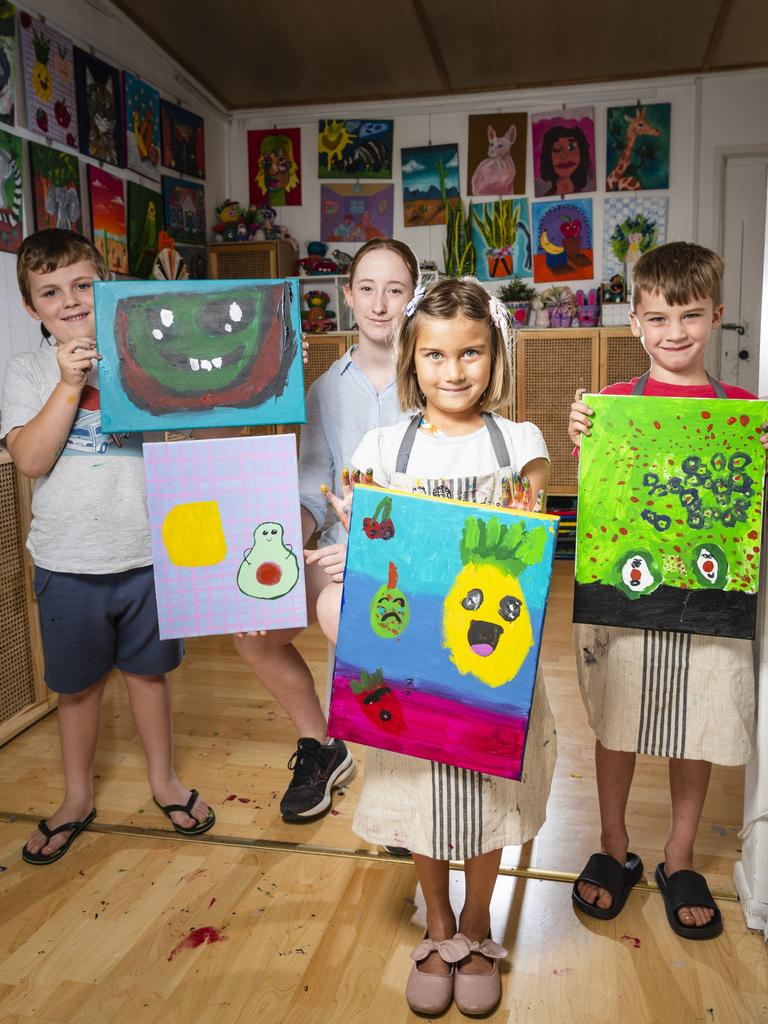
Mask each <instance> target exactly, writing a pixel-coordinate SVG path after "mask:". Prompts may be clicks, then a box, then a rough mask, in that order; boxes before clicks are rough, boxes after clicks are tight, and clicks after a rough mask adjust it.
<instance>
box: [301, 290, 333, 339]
mask: <svg viewBox="0 0 768 1024" xmlns="http://www.w3.org/2000/svg"><path fill="white" fill-rule="evenodd" d="M303 300H304V302H306V304H307V314H306V316H304V317H302V319H301V329H302V331H304V333H305V334H324V333H325V332H326V331H335V330H336V314H335V313H334V312H333V310H332V309H328V303H329V302H330V301H331V296H330V295H329V294H328V292H323V291H320V290H319V289H317V288H313V289H312V291H310V292H305V293H304V295H303Z"/></svg>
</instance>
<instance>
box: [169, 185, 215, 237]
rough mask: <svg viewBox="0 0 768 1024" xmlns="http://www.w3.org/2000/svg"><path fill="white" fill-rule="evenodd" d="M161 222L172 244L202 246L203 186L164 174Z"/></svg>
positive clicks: (203, 229)
mask: <svg viewBox="0 0 768 1024" xmlns="http://www.w3.org/2000/svg"><path fill="white" fill-rule="evenodd" d="M163 221H164V224H165V230H166V232H167V233H168V234H169V235H170V236H171V238H173V239H174V241H176V242H186V243H187V244H188V245H205V186H204V185H200V184H198V182H196V181H185V180H184V178H169V177H168V176H167V175H165V174H164V175H163Z"/></svg>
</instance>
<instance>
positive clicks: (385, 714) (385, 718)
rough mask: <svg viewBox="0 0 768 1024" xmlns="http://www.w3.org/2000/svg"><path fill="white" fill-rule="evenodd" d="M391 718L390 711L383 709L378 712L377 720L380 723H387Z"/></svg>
mask: <svg viewBox="0 0 768 1024" xmlns="http://www.w3.org/2000/svg"><path fill="white" fill-rule="evenodd" d="M391 717H392V712H391V711H387V710H385V709H382V710H381V711H380V712H379V718H380V719H381V720H382V722H388V721H389V720H390V718H391Z"/></svg>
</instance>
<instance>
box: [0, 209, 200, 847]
mask: <svg viewBox="0 0 768 1024" xmlns="http://www.w3.org/2000/svg"><path fill="white" fill-rule="evenodd" d="M17 276H18V281H19V288H20V290H21V294H22V299H23V302H24V307H25V309H26V310H27V312H28V313H29V315H30V316H32V317H34V319H36V320H40V321H41V324H42V328H43V334H44V335H45V337H46V338H49V337H50V336H53V340H54V342H55V346H50V347H46V348H43V349H41V350H40V351H37V352H25V353H22V354H21V355H17V356H14V357H13V359H11V360H10V362H9V363H8V366H7V368H6V375H5V382H4V387H3V400H2V424H1V425H0V438H2V439H4V440H5V442H6V444H7V445H8V450H9V452H10V454H11V457H12V458H13V460H14V462H15V463H16V465H17V466H18V468H19V470H20V471H21V472H22V473H24V474H25V475H26V476H29V477H32V478H34V479H35V493H34V497H33V501H32V516H33V519H32V526H31V528H30V533H29V537H28V539H27V547H28V549H29V551H30V553H31V554H32V558H33V561H34V563H35V593H36V595H37V600H38V605H39V610H40V625H41V630H42V636H43V649H44V653H45V679H46V683H47V684H48V686H49V687H50V689H52V690H54V691H55V692H56V693H58V695H59V699H58V710H59V733H60V742H61V755H62V765H63V769H64V786H65V792H64V800H63V802H62V803H61V805H60V807H59V808H58V809H57V810H56V811H55V812H54V813H53V814H52V815H50V817H49V818H48V819H47V820H46V821H41V822H40V824H39V826H38V828H37V829H35V831H34V832H32V834H31V835H30V836H29V837H28V838H27V842H26V844H25V846H24V849H23V851H22V856H23V858H24V860H25V861H27V862H28V863H30V864H49V863H51V862H52V861H55V860H58V859H59V858H60V857H62V856H63V855H64V854H65V853H66V851H67V850H68V849H69V847H70V845H71V844H72V842H73V841H74V839H75V838H76V837H77V836H78V835H79V834H80V832H82V831H83V829H84V828H86V827H87V826H88V824H89V823H90V822H91V821H92V820H93V819H94V817H95V816H96V811H95V809H94V808H93V762H94V756H95V751H96V744H97V741H98V733H99V724H100V719H101V704H102V697H103V693H104V686H105V683H106V681H107V677H108V675H109V673H110V671H111V670H112V668H113V667H115V666H117V668H119V669H120V671H121V672H122V674H123V678H124V679H125V683H126V686H127V687H128V693H129V697H130V702H131V707H132V709H133V713H134V717H135V719H136V725H137V727H138V730H139V734H140V736H141V740H142V743H143V745H144V751H145V754H146V758H147V766H148V774H149V784H150V787H151V789H152V794H153V797H154V799H155V802H156V803H157V804H158V806H159V807H160V808H161V810H162V811H163V812H164V813H165V814H166V816H167V817H168V818H169V820H170V821H171V824H172V825H173V827H174V828H175V829H176V831H178V832H184V833H187V834H189V833H199V832H206V831H207V830H208V829H209V828H211V826H212V825H213V823H214V821H215V815H214V813H213V810H212V809H211V808H210V807H209V806H208V805H207V804H206V803H205V801H204V800H201V799H200V797H199V796H198V794H197V792H196V790H192V791H190V790H188V789H187V788H186V787H184V786H183V785H182V784H181V782H180V781H179V780H178V778H177V777H176V773H175V771H174V768H173V728H172V722H171V712H170V693H169V688H170V680H169V676H168V672H170V671H171V670H172V669H174V668H176V667H177V666H178V664H179V663H180V661H181V658H182V656H183V646H182V644H181V642H180V641H176V640H160V637H159V631H158V624H157V609H156V605H155V590H154V576H153V572H152V552H151V547H150V540H149V523H148V520H147V507H146V494H145V484H144V472H143V466H142V458H141V454H142V452H141V437H140V436H130V435H119V436H118V435H106V434H103V433H102V432H101V415H100V408H99V392H98V388H97V387H96V386H95V384H96V379H95V376H94V372H93V368H94V367H95V365H96V361H97V360H98V359H99V358H100V356H99V354H98V353H97V351H96V341H95V337H96V330H95V320H94V312H93V281H94V279H96V278H101V279H102V280H104V279H106V278H107V277H108V276H109V274H108V271H107V268H106V266H105V264H104V261H103V259H102V257H101V254H100V253H99V252H98V250H97V249H96V248H95V246H94V245H93V244H92V243H91V242H90V241H88V240H87V239H85V238H83V237H82V236H81V235H77V234H75V233H74V232H72V231H63V230H60V229H49V230H45V231H37V232H35V233H34V234H32V235H29V236H28V237H27V238H26V239H25V240H24V242H23V243H22V245H21V247H20V248H19V251H18V255H17Z"/></svg>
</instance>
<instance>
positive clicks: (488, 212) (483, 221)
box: [471, 199, 533, 281]
mask: <svg viewBox="0 0 768 1024" xmlns="http://www.w3.org/2000/svg"><path fill="white" fill-rule="evenodd" d="M471 225H472V244H473V245H474V247H475V273H476V274H477V278H478V280H479V281H493V280H494V279H496V278H502V277H530V276H531V274H532V273H533V263H532V248H531V229H530V222H529V220H528V200H527V199H500V200H498V201H497V202H495V203H472V208H471Z"/></svg>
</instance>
